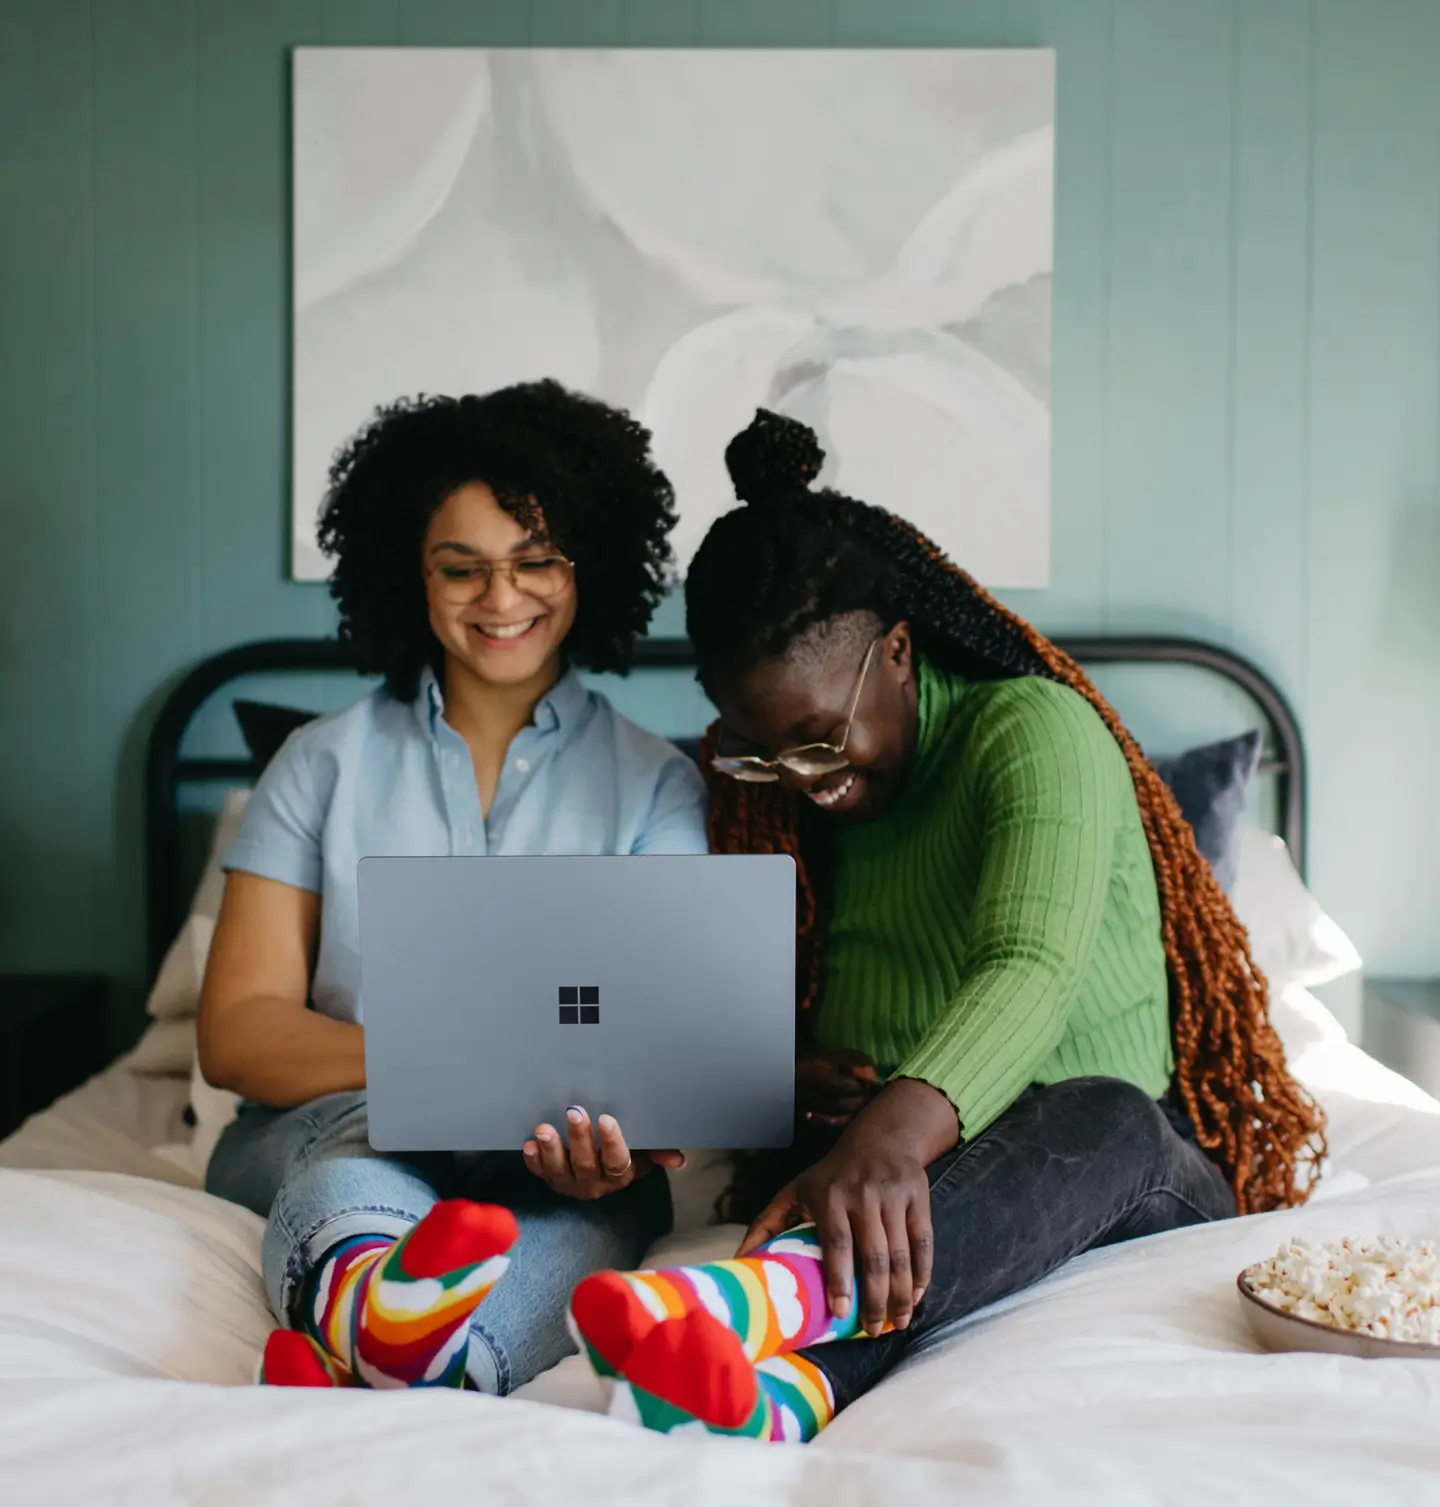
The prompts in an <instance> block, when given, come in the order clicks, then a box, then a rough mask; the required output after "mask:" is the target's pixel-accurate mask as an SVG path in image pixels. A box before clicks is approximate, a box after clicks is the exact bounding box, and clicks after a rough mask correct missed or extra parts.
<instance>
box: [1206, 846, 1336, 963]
mask: <svg viewBox="0 0 1440 1507" xmlns="http://www.w3.org/2000/svg"><path fill="white" fill-rule="evenodd" d="M1230 903H1231V904H1232V905H1233V906H1234V907H1235V914H1236V915H1237V916H1238V917H1239V918H1240V921H1241V924H1242V925H1243V926H1244V927H1245V930H1246V931H1248V932H1249V933H1250V951H1251V954H1252V956H1253V957H1254V959H1255V962H1256V963H1257V964H1258V965H1259V968H1260V971H1261V972H1262V973H1264V974H1265V976H1266V977H1267V978H1268V979H1269V981H1270V983H1271V984H1272V985H1273V986H1274V987H1275V989H1277V990H1281V989H1287V988H1289V987H1290V986H1291V985H1296V984H1298V985H1300V986H1301V987H1302V988H1307V989H1310V988H1314V987H1315V986H1316V985H1319V984H1328V983H1330V982H1331V981H1332V980H1334V979H1338V978H1344V977H1345V976H1346V975H1347V974H1350V973H1355V972H1357V971H1358V970H1359V968H1360V965H1361V960H1360V954H1359V953H1358V952H1357V951H1356V950H1355V944H1354V943H1353V942H1352V941H1351V940H1350V938H1349V937H1347V936H1346V935H1345V933H1344V932H1343V931H1342V930H1341V929H1340V926H1339V925H1338V924H1337V923H1336V922H1335V921H1333V920H1332V919H1331V918H1330V917H1329V916H1327V915H1326V914H1325V911H1324V908H1323V907H1322V906H1321V904H1320V902H1319V901H1318V900H1317V899H1316V898H1315V897H1314V895H1312V894H1311V893H1310V891H1309V890H1308V889H1306V888H1305V884H1304V881H1303V880H1302V879H1301V878H1300V875H1299V874H1298V873H1297V872H1296V869H1295V865H1294V864H1293V863H1292V862H1291V861H1290V851H1289V849H1288V848H1287V847H1286V846H1285V844H1284V842H1283V841H1282V840H1281V839H1280V838H1278V837H1276V836H1274V835H1273V834H1271V833H1269V832H1263V831H1261V830H1260V829H1259V828H1258V827H1241V828H1240V832H1239V843H1238V861H1237V865H1236V874H1235V887H1234V889H1233V890H1232V891H1231V892H1230Z"/></svg>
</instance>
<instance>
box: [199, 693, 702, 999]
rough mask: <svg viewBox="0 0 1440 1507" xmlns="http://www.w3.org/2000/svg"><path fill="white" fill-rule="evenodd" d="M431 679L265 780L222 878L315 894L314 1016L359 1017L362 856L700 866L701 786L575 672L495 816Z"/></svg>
mask: <svg viewBox="0 0 1440 1507" xmlns="http://www.w3.org/2000/svg"><path fill="white" fill-rule="evenodd" d="M444 710H445V707H444V701H443V699H442V697H441V694H440V688H439V686H438V685H437V684H436V682H435V679H434V677H433V676H432V675H430V674H429V672H428V671H427V672H426V674H425V676H424V678H423V679H422V681H421V685H420V694H419V695H418V696H417V697H416V699H415V700H414V702H412V703H406V702H403V701H396V700H394V699H393V698H392V697H390V696H389V695H388V694H387V693H386V692H385V691H384V690H378V691H375V692H373V693H372V694H371V695H369V696H367V697H366V698H365V699H364V700H363V701H360V702H358V703H357V704H356V705H355V706H352V707H351V708H350V709H349V710H348V711H344V712H338V713H336V714H335V715H334V716H330V717H322V718H320V719H318V720H317V721H315V722H311V723H307V724H306V725H305V726H304V727H302V728H300V729H298V730H297V731H296V732H294V733H292V734H291V735H290V737H289V739H288V740H287V741H286V743H285V746H284V747H283V748H282V749H281V750H280V752H279V753H278V754H277V755H276V756H275V758H274V759H273V760H272V761H271V763H270V766H269V768H267V769H266V770H265V772H264V774H263V775H262V776H261V777H260V780H259V783H258V784H257V785H256V787H255V790H254V793H253V794H252V795H251V797H250V800H249V802H248V804H247V805H246V807H245V816H244V820H243V823H242V825H241V829H240V834H239V836H238V837H237V838H236V839H235V841H234V842H233V843H232V844H231V845H230V847H229V848H228V849H227V850H226V852H225V855H224V860H223V863H224V867H225V868H226V869H227V870H230V869H241V870H243V871H245V872H246V873H250V874H259V875H261V876H262V877H263V878H266V879H276V880H279V881H280V882H281V883H282V884H291V885H294V886H296V887H297V888H298V889H303V890H311V891H313V892H315V893H318V894H319V896H320V945H319V952H318V955H317V958H316V963H315V977H314V980H313V981H312V985H311V998H312V1000H313V1002H314V1006H315V1008H316V1009H317V1010H319V1011H320V1012H321V1013H322V1014H324V1015H329V1016H333V1017H334V1018H335V1019H336V1020H354V1021H358V1020H359V1019H360V1005H359V994H360V954H359V929H360V915H359V902H358V898H357V892H356V883H357V881H356V865H357V864H358V863H359V861H360V860H361V859H362V858H365V857H369V856H372V855H373V856H382V855H385V856H402V857H403V856H419V857H433V856H440V855H445V854H451V853H468V854H487V853H498V854H539V853H560V854H587V855H588V854H595V855H608V854H623V853H703V852H705V851H706V843H705V789H704V783H703V782H702V780H701V778H700V774H699V771H698V770H697V769H696V768H695V766H694V764H692V763H691V762H690V760H689V759H687V758H686V757H685V755H684V754H682V753H681V752H680V751H679V750H678V749H676V748H675V747H674V746H673V745H672V744H670V743H667V742H666V741H665V740H664V739H663V738H658V737H656V736H655V734H653V733H649V732H646V731H645V729H644V728H642V727H638V726H637V725H636V724H635V723H633V722H631V721H629V720H628V719H627V718H625V717H622V716H621V715H620V714H619V713H618V712H617V711H616V710H615V709H614V707H612V706H611V705H610V703H609V701H607V700H606V699H605V697H604V696H601V695H600V694H599V693H597V692H595V691H590V690H587V689H586V687H585V685H584V683H583V682H582V681H581V679H580V677H579V676H578V675H577V674H576V673H575V672H574V671H573V670H572V671H569V672H568V673H567V674H566V675H565V676H563V677H562V679H561V680H560V681H559V682H558V683H557V684H556V685H555V687H554V688H553V689H552V690H551V691H550V693H549V694H548V695H547V696H546V697H545V698H544V699H543V700H542V701H541V702H540V704H539V705H538V706H537V707H536V708H535V715H534V718H533V719H532V722H531V725H530V726H529V727H526V728H523V729H522V730H521V731H520V732H519V734H517V736H516V737H515V739H514V741H513V742H512V743H511V745H510V749H509V752H508V754H507V755H506V759H505V767H504V769H503V771H502V772H501V775H500V783H499V786H498V787H497V789H496V792H495V799H494V801H493V802H492V803H491V807H490V814H489V816H488V817H486V816H485V815H484V814H483V813H482V812H481V810H480V796H479V791H478V789H477V788H476V784H475V773H474V767H473V765H472V764H471V761H470V750H469V748H468V747H467V746H466V743H465V740H464V739H463V738H462V737H461V736H460V734H459V733H457V732H456V731H455V729H454V728H452V727H451V726H450V724H449V723H448V722H446V721H445V719H444Z"/></svg>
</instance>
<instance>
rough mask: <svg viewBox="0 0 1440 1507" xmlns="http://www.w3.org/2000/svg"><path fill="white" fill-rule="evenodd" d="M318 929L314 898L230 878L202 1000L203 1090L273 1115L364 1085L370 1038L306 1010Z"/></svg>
mask: <svg viewBox="0 0 1440 1507" xmlns="http://www.w3.org/2000/svg"><path fill="white" fill-rule="evenodd" d="M319 925H320V897H319V896H318V895H315V894H312V893H311V892H310V891H308V890H303V889H297V888H296V887H295V886H294V885H289V884H280V883H278V882H277V881H275V880H273V879H261V878H260V877H259V876H258V875H255V874H246V873H238V872H235V873H231V874H230V875H229V877H228V878H227V880H226V882H225V899H224V902H223V903H222V905H221V907H220V919H219V920H218V921H217V922H216V924H215V940H214V942H213V943H212V944H211V947H210V960H209V963H208V964H207V966H206V969H205V986H204V988H203V990H202V991H201V996H200V1017H199V1022H198V1032H199V1047H200V1071H201V1072H202V1073H203V1074H204V1075H205V1080H206V1082H207V1083H212V1084H214V1085H215V1087H216V1088H225V1089H230V1090H231V1091H232V1092H234V1093H237V1094H240V1095H242V1096H243V1097H244V1098H247V1099H255V1100H258V1101H259V1102H260V1103H261V1104H268V1105H270V1106H272V1107H273V1108H275V1109H290V1108H292V1107H293V1106H295V1105H297V1104H304V1103H306V1102H307V1101H309V1100H311V1099H315V1098H318V1097H319V1096H320V1095H321V1094H333V1093H339V1092H340V1091H342V1090H344V1089H359V1088H364V1087H365V1033H364V1031H363V1030H362V1029H361V1027H359V1026H356V1025H350V1024H348V1023H346V1022H344V1021H338V1020H331V1019H330V1018H329V1017H328V1016H324V1015H317V1014H316V1013H315V1011H313V1010H308V1009H306V1007H305V1001H306V999H307V998H308V997H309V991H310V971H311V968H312V967H313V965H314V958H315V944H316V940H317V937H318V935H319Z"/></svg>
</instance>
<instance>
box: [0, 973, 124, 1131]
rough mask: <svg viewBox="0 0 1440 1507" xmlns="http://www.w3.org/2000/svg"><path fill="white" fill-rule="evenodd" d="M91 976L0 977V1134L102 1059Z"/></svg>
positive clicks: (106, 1053)
mask: <svg viewBox="0 0 1440 1507" xmlns="http://www.w3.org/2000/svg"><path fill="white" fill-rule="evenodd" d="M106 994H107V986H106V981H105V979H104V978H102V977H100V976H99V975H98V974H80V973H72V974H63V973H57V974H45V973H31V974H4V975H0V1136H6V1135H9V1134H10V1132H11V1131H12V1130H14V1129H15V1128H16V1126H17V1125H19V1124H20V1122H21V1121H22V1120H23V1119H25V1117H26V1116H27V1115H33V1114H34V1113H35V1112H36V1111H37V1110H41V1109H44V1108H45V1106H46V1105H47V1104H53V1103H54V1101H55V1100H56V1099H58V1098H59V1097H60V1096H61V1094H67V1093H69V1092H70V1090H71V1089H72V1088H76V1087H78V1086H79V1085H80V1084H81V1083H83V1082H84V1081H85V1080H86V1079H87V1078H89V1077H90V1076H91V1075H92V1074H93V1073H98V1072H99V1071H100V1069H101V1068H102V1067H104V1066H105V1064H106V1063H107V1062H108V1061H109V1060H110V1022H109V1019H108V1017H107V1014H106Z"/></svg>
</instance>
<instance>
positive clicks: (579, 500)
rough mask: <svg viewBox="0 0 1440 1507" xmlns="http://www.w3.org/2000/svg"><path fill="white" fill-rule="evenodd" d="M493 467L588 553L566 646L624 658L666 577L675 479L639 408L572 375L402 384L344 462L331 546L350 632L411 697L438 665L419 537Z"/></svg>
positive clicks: (553, 531) (325, 521) (500, 489)
mask: <svg viewBox="0 0 1440 1507" xmlns="http://www.w3.org/2000/svg"><path fill="white" fill-rule="evenodd" d="M475 481H479V482H484V483H485V484H486V485H487V486H489V487H490V489H491V491H493V492H494V494H495V496H496V499H497V500H498V501H499V503H500V506H501V507H502V508H504V509H505V511H506V512H507V513H509V514H510V515H511V517H513V518H515V519H516V520H517V521H518V522H520V523H522V524H523V525H524V526H525V527H526V528H533V527H537V526H538V525H539V524H540V521H541V515H543V521H544V528H545V531H546V537H547V538H548V539H549V540H550V542H551V543H553V544H554V545H555V546H556V548H557V549H560V550H562V551H563V552H564V553H565V554H566V555H567V556H568V557H569V558H570V559H571V560H572V561H573V562H574V564H575V583H576V591H577V594H578V598H579V609H578V614H577V616H576V620H575V626H574V628H573V629H572V630H571V632H570V636H569V638H568V639H567V640H566V651H567V653H568V654H569V655H570V656H571V657H572V658H573V659H575V660H576V661H578V662H579V663H581V664H583V665H585V666H587V667H588V668H590V669H593V670H610V671H615V672H618V673H620V674H624V673H625V672H626V671H627V670H628V669H629V668H630V658H631V654H632V652H633V649H634V644H635V640H636V638H638V637H639V636H640V635H641V634H643V633H644V632H645V629H646V627H647V626H648V625H649V622H650V618H651V615H652V613H653V612H654V610H655V606H656V603H657V602H658V601H659V600H660V597H661V595H662V594H663V592H664V590H665V584H666V578H667V575H668V571H669V566H670V561H671V552H670V545H669V536H670V530H671V529H672V528H673V527H674V525H675V506H674V492H673V490H672V488H671V486H670V483H669V482H668V481H667V480H666V478H665V476H664V475H663V473H662V472H660V471H659V470H658V469H657V468H656V466H655V464H654V462H653V461H652V460H651V457H650V436H649V433H648V432H647V431H646V430H645V429H644V428H643V427H642V426H641V425H640V424H638V423H637V422H636V421H635V420H634V419H632V418H631V417H630V415H629V414H626V413H622V412H620V411H618V410H617V409H614V408H610V407H607V406H606V405H605V404H604V403H601V402H599V401H597V400H596V399H594V398H588V397H584V396H582V395H581V394H579V393H574V392H570V391H569V390H567V389H566V388H564V387H562V386H561V385H560V384H559V383H558V382H554V381H544V382H526V383H521V384H519V385H517V386H514V387H506V388H502V389H500V390H499V391H498V392H492V393H487V394H486V395H485V396H483V397H473V396H467V397H463V398H446V397H425V396H420V397H415V398H402V399H401V400H399V401H398V402H395V403H392V404H389V405H388V406H386V407H384V408H380V409H378V410H377V411H376V413H375V415H374V417H373V418H372V419H371V421H370V422H369V423H368V424H367V425H366V426H365V428H364V429H362V430H361V431H360V432H359V434H357V435H356V436H355V437H354V438H353V439H352V440H351V441H350V442H349V444H347V445H346V447H345V448H344V450H342V451H341V452H340V454H339V455H338V456H337V457H336V460H335V463H334V465H333V466H332V467H331V469H330V482H329V487H328V490H327V492H326V496H325V501H324V504H323V506H322V508H321V511H320V527H319V541H320V548H321V549H322V550H323V551H324V553H325V554H326V555H329V556H331V557H332V558H333V559H334V561H335V568H334V572H333V574H332V575H331V578H330V594H331V595H332V596H333V597H334V598H335V601H336V604H337V605H338V607H339V609H340V637H341V639H342V640H344V641H345V642H346V643H348V644H350V645H351V646H352V647H353V648H354V650H355V654H356V659H357V661H358V664H359V667H360V669H361V671H362V672H363V673H365V674H371V675H383V676H384V677H385V684H386V686H387V687H388V689H389V691H390V693H391V695H393V696H395V697H396V698H397V699H399V700H402V701H413V700H414V698H415V696H416V694H417V692H418V690H419V682H420V674H421V671H422V670H423V669H424V668H425V666H426V665H431V666H434V667H435V668H436V669H437V671H438V668H439V660H440V653H441V651H440V646H439V644H438V643H437V641H436V639H435V636H434V634H433V633H432V632H431V631H430V621H429V613H428V610H427V607H426V600H425V582H424V576H423V573H422V571H421V568H420V548H421V543H422V541H423V539H424V537H425V530H426V529H427V528H428V527H429V523H430V519H431V518H432V517H433V516H434V513H435V510H436V509H437V508H438V507H439V506H440V505H441V503H443V502H444V500H445V499H446V498H447V497H448V496H449V495H450V494H451V493H452V492H454V491H455V490H456V489H457V488H458V487H462V486H465V485H466V484H467V483H469V482H475Z"/></svg>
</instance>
